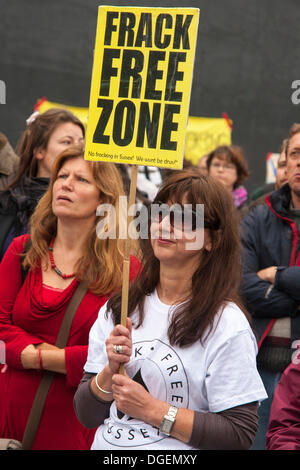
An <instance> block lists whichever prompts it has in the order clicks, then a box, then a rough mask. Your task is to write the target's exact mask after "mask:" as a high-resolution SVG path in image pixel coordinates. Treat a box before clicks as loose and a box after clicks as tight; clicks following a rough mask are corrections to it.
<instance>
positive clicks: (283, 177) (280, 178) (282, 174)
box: [242, 139, 287, 217]
mask: <svg viewBox="0 0 300 470" xmlns="http://www.w3.org/2000/svg"><path fill="white" fill-rule="evenodd" d="M286 144H287V139H284V141H283V142H282V144H281V148H280V155H279V158H278V162H277V169H276V179H275V183H272V184H270V183H269V184H268V185H266V187H265V189H266V193H264V192H263V194H262V195H261V196H260V197H257V198H256V199H255V200H254V201H253V202H252V203H251V204H249V205H248V207H247V208H245V210H244V211H243V213H242V216H243V217H245V215H246V214H248V212H249V211H251V210H252V209H253V207H256V206H258V205H260V204H265V202H266V197H267V196H269V195H270V194H271V192H272V191H275V190H276V189H279V188H281V186H283V185H284V184H285V183H287V174H286Z"/></svg>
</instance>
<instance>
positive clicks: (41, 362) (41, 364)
mask: <svg viewBox="0 0 300 470" xmlns="http://www.w3.org/2000/svg"><path fill="white" fill-rule="evenodd" d="M38 359H39V369H40V370H44V367H43V361H42V350H41V349H38Z"/></svg>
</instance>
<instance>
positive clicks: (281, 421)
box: [266, 351, 300, 450]
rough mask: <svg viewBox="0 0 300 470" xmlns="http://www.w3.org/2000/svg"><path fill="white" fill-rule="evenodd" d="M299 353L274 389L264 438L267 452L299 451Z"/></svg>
mask: <svg viewBox="0 0 300 470" xmlns="http://www.w3.org/2000/svg"><path fill="white" fill-rule="evenodd" d="M299 364H300V361H299V351H298V352H297V353H296V354H295V357H294V360H293V362H292V363H291V364H290V365H289V366H288V367H287V369H286V370H285V371H284V372H283V374H282V376H281V379H280V381H279V383H278V385H277V387H276V390H275V394H274V398H273V402H272V406H271V412H270V420H269V425H268V432H267V437H266V448H267V450H300V367H299Z"/></svg>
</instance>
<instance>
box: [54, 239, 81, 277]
mask: <svg viewBox="0 0 300 470" xmlns="http://www.w3.org/2000/svg"><path fill="white" fill-rule="evenodd" d="M53 243H54V240H51V242H50V245H49V258H50V263H51V268H52V269H53V270H54V271H55V272H56V274H58V275H59V276H60V277H62V278H63V279H70V278H71V277H75V273H72V274H64V273H62V272H61V270H60V269H58V267H57V266H56V264H55V261H54V257H53Z"/></svg>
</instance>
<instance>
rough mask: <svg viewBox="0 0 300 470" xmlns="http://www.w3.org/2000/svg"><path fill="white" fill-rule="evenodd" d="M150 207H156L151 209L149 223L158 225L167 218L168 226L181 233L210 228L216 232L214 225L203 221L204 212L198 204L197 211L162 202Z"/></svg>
mask: <svg viewBox="0 0 300 470" xmlns="http://www.w3.org/2000/svg"><path fill="white" fill-rule="evenodd" d="M152 206H156V207H155V208H154V210H152V207H151V221H152V222H155V223H160V222H161V221H162V220H163V219H164V218H165V217H166V216H168V217H169V221H170V225H171V226H172V227H173V228H176V229H179V230H182V231H184V230H185V231H194V230H196V229H197V228H203V226H204V227H205V228H210V229H212V230H217V228H216V227H215V225H214V224H209V223H207V222H206V221H205V220H203V219H204V211H203V207H202V204H199V206H201V208H199V209H198V210H197V211H196V210H194V209H191V208H190V207H187V206H191V204H185V205H184V206H183V207H182V206H181V205H180V204H178V203H177V204H173V205H172V206H169V205H168V204H166V203H163V202H160V201H158V202H155V203H154V204H152Z"/></svg>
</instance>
